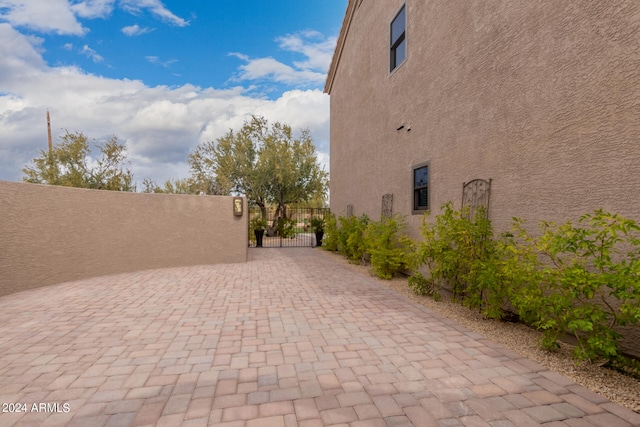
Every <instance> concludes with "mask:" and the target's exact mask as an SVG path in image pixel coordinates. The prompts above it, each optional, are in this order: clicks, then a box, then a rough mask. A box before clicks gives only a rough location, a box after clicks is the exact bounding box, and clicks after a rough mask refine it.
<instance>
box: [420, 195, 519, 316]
mask: <svg viewBox="0 0 640 427" xmlns="http://www.w3.org/2000/svg"><path fill="white" fill-rule="evenodd" d="M429 215H430V213H429V212H427V213H426V214H425V217H424V220H423V225H422V230H421V234H422V238H423V240H422V242H421V243H420V244H419V245H418V250H417V263H416V266H415V267H420V266H423V265H424V266H426V267H427V269H428V271H429V275H428V277H426V278H425V277H422V278H419V279H415V280H414V282H415V283H418V284H419V286H418V285H416V286H417V289H422V288H424V287H426V288H427V289H430V292H431V293H437V294H439V293H440V289H441V288H442V287H443V286H447V287H449V288H450V289H451V291H452V292H453V296H454V299H458V298H461V300H462V302H463V303H464V304H466V305H468V306H471V307H478V308H481V309H482V310H483V311H484V313H485V314H486V315H487V316H490V317H494V318H500V317H501V316H502V313H503V310H502V308H503V306H504V305H505V303H506V296H507V295H506V290H505V288H506V286H505V285H504V280H503V279H502V277H501V275H500V271H499V262H498V252H497V251H498V248H497V246H496V242H495V240H494V239H493V229H492V227H491V222H490V221H489V220H488V219H487V218H486V215H485V214H484V212H483V211H482V210H481V211H479V212H478V213H477V214H476V215H475V217H474V218H469V217H468V211H466V210H465V211H456V210H454V209H453V206H452V204H451V202H449V203H446V204H444V205H443V206H442V213H441V214H440V215H437V216H436V221H435V223H429V222H428V217H429ZM423 281H424V283H422V282H423Z"/></svg>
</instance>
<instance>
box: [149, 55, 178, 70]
mask: <svg viewBox="0 0 640 427" xmlns="http://www.w3.org/2000/svg"><path fill="white" fill-rule="evenodd" d="M144 59H146V60H147V61H148V62H150V63H151V64H154V65H160V66H162V67H164V68H169V66H170V65H171V64H175V63H176V62H178V60H177V59H169V60H168V61H162V60H160V58H158V57H157V56H145V57H144Z"/></svg>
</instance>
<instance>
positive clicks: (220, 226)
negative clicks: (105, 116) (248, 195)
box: [0, 181, 248, 295]
mask: <svg viewBox="0 0 640 427" xmlns="http://www.w3.org/2000/svg"><path fill="white" fill-rule="evenodd" d="M243 203H244V210H243V216H241V217H239V216H234V214H233V198H232V197H226V196H188V195H173V194H140V193H123V192H116V191H101V190H87V189H80V188H69V187H56V186H47V185H37V184H26V183H17V182H6V181H0V295H6V294H10V293H14V292H19V291H23V290H27V289H33V288H37V287H41V286H47V285H51V284H55V283H61V282H66V281H71V280H76V279H82V278H88V277H94V276H101V275H107V274H115V273H123V272H130V271H136V270H145V269H154V268H165V267H179V266H189V265H198V264H215V263H236V262H246V260H247V239H248V234H247V233H248V231H247V230H248V220H247V218H248V213H247V212H248V211H247V203H246V200H244V201H243Z"/></svg>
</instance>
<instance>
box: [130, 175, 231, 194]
mask: <svg viewBox="0 0 640 427" xmlns="http://www.w3.org/2000/svg"><path fill="white" fill-rule="evenodd" d="M142 185H143V188H142V192H143V193H167V194H209V195H211V194H220V192H219V190H218V189H217V187H216V183H215V181H214V182H213V183H212V185H210V184H208V183H203V182H199V181H197V180H196V179H194V178H193V177H191V178H177V179H168V180H166V181H165V183H164V186H162V187H160V186H159V185H158V184H156V182H155V181H154V180H152V179H151V178H145V179H144V180H143V181H142Z"/></svg>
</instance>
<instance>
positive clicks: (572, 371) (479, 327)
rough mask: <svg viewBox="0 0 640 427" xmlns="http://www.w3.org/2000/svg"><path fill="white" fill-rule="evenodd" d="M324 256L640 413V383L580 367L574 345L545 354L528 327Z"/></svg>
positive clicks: (603, 370)
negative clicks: (422, 293) (426, 294)
mask: <svg viewBox="0 0 640 427" xmlns="http://www.w3.org/2000/svg"><path fill="white" fill-rule="evenodd" d="M322 253H324V254H326V255H327V256H330V257H332V258H334V259H335V260H336V261H337V262H340V263H341V264H343V265H345V266H347V267H349V268H350V269H352V270H353V271H356V272H358V273H360V274H362V275H365V276H367V277H373V278H375V279H377V280H378V282H380V283H381V284H383V285H385V286H387V287H389V288H390V289H392V290H394V291H396V292H397V293H399V294H401V295H403V296H405V297H407V298H409V299H410V300H412V301H414V302H416V303H418V304H421V305H423V306H425V307H427V308H428V309H430V310H433V311H434V312H436V313H439V314H441V315H443V316H445V317H447V318H449V319H452V320H455V321H456V322H457V323H459V324H460V325H462V326H465V327H466V328H468V329H470V330H472V331H474V332H477V333H479V334H481V335H483V336H485V337H486V338H488V339H490V340H492V341H494V342H497V343H500V344H502V345H504V346H505V347H507V348H509V349H510V350H512V351H514V352H516V353H518V354H520V355H522V356H524V357H528V358H529V359H532V360H535V361H536V362H538V363H540V364H541V365H542V366H545V367H546V368H548V369H549V370H552V371H555V372H558V373H560V374H562V375H564V376H565V377H567V378H570V379H571V380H572V381H574V382H576V383H577V384H580V385H582V386H583V387H585V388H588V389H589V390H592V391H594V392H596V393H599V394H601V395H602V396H605V397H606V398H607V399H609V400H611V401H612V402H616V403H619V404H621V405H623V406H625V407H627V408H629V409H631V410H633V411H636V412H639V413H640V381H638V380H636V379H634V378H632V377H629V376H626V375H623V374H620V373H618V372H616V371H613V370H611V369H607V368H603V367H601V366H598V365H595V364H591V363H588V362H582V363H581V364H580V365H577V364H576V362H575V361H574V360H573V359H572V357H571V352H572V349H573V347H572V346H571V345H569V344H565V343H561V345H560V349H559V350H558V351H554V352H548V351H544V350H542V349H540V346H539V342H540V339H541V337H542V334H541V333H540V332H538V331H536V330H534V329H532V328H529V327H528V326H526V325H523V324H520V323H508V322H501V321H497V320H492V319H486V318H485V317H484V316H482V314H481V313H479V312H477V311H474V310H470V309H468V308H466V307H464V306H462V305H460V304H458V303H453V302H451V301H448V300H447V299H446V298H442V300H441V301H434V300H433V299H432V298H429V297H423V296H419V295H415V294H414V293H413V291H412V290H411V289H410V288H409V286H408V285H407V279H406V278H395V279H392V280H383V279H378V278H377V277H376V276H374V275H373V273H372V272H371V268H370V267H368V266H362V265H354V264H350V263H349V262H348V261H347V260H346V258H344V257H342V256H340V255H338V254H335V253H331V252H326V251H322Z"/></svg>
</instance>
